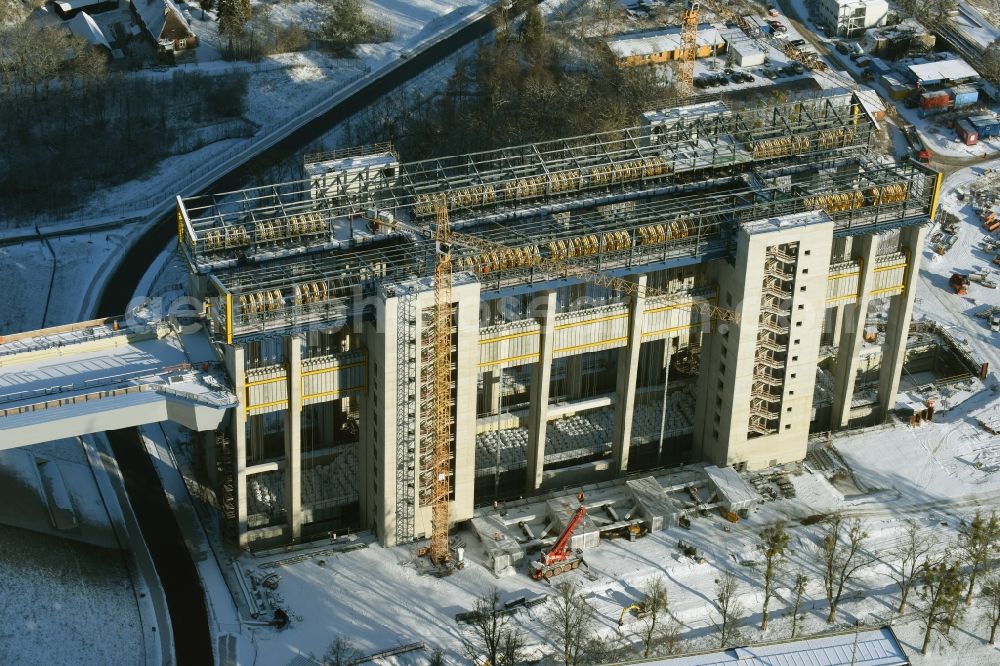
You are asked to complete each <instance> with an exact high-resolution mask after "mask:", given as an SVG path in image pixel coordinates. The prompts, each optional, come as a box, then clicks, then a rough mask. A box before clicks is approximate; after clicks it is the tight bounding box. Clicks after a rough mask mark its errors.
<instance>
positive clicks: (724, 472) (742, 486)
mask: <svg viewBox="0 0 1000 666" xmlns="http://www.w3.org/2000/svg"><path fill="white" fill-rule="evenodd" d="M705 474H707V475H708V479H709V481H711V482H712V483H713V484H714V485H715V488H716V490H718V491H719V495H720V496H721V499H722V503H723V504H724V505H726V506H727V508H729V509H730V510H732V511H737V510H739V509H749V508H750V507H751V506H753V505H754V504H755V503H757V502H759V501H760V495H759V494H757V491H756V490H754V488H753V486H751V485H750V484H749V483H747V481H746V479H744V478H743V477H742V476H740V473H739V472H737V471H736V470H735V469H733V468H732V467H716V466H715V465H709V466H708V467H706V468H705Z"/></svg>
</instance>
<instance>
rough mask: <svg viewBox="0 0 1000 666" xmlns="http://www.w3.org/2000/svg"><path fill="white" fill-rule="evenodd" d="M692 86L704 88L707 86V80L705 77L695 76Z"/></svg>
mask: <svg viewBox="0 0 1000 666" xmlns="http://www.w3.org/2000/svg"><path fill="white" fill-rule="evenodd" d="M694 87H695V88H702V89H705V88H707V87H708V82H707V81H706V80H705V77H703V76H696V77H694Z"/></svg>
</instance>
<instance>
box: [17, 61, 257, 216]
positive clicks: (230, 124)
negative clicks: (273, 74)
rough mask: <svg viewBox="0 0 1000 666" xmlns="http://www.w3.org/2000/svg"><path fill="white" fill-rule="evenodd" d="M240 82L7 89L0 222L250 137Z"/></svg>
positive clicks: (197, 78)
mask: <svg viewBox="0 0 1000 666" xmlns="http://www.w3.org/2000/svg"><path fill="white" fill-rule="evenodd" d="M247 78H248V77H247V75H246V74H230V75H227V76H225V77H212V76H206V75H202V74H194V73H175V74H174V75H173V76H171V77H169V78H166V79H146V78H135V77H125V76H120V75H112V76H107V77H103V78H101V79H99V80H93V81H90V82H87V83H73V82H61V83H59V84H53V85H46V86H33V87H24V86H21V87H14V88H9V89H8V91H7V93H6V94H4V95H2V96H0V145H2V146H3V150H2V152H0V191H2V192H4V196H3V197H0V216H2V217H4V218H8V219H10V218H13V217H17V216H31V215H35V214H38V213H54V212H60V211H67V210H71V209H73V208H74V207H75V206H76V205H77V204H79V203H81V202H83V201H85V200H86V198H87V197H89V196H90V195H91V194H92V193H93V192H94V191H95V190H97V189H98V188H100V187H106V186H110V185H116V184H120V183H124V182H127V181H129V180H133V179H135V178H139V177H141V176H142V175H143V174H145V173H148V172H149V171H150V170H151V169H152V168H154V167H155V166H156V164H157V162H159V161H160V160H162V159H164V158H166V157H168V156H170V155H173V154H178V153H182V152H189V151H191V150H195V149H197V148H199V147H201V145H205V144H207V143H211V142H212V141H218V140H221V139H223V138H233V137H236V136H244V137H245V136H249V135H252V134H253V132H254V131H255V128H254V127H253V126H252V125H250V124H249V123H247V122H246V121H243V120H242V119H241V115H242V113H243V110H244V104H245V99H246V93H247Z"/></svg>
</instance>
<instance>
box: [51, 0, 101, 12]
mask: <svg viewBox="0 0 1000 666" xmlns="http://www.w3.org/2000/svg"><path fill="white" fill-rule="evenodd" d="M102 2H104V0H60V1H59V2H57V3H55V4H56V6H57V7H59V9H60V11H62V12H63V13H69V12H71V11H73V10H74V9H80V8H81V7H93V6H94V5H99V4H101V3H102Z"/></svg>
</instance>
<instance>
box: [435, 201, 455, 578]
mask: <svg viewBox="0 0 1000 666" xmlns="http://www.w3.org/2000/svg"><path fill="white" fill-rule="evenodd" d="M435 214H436V228H435V231H434V240H435V241H436V259H435V264H434V315H433V325H434V331H433V352H432V353H433V354H434V381H433V384H432V386H433V410H434V413H433V415H432V418H433V435H434V436H433V441H432V442H431V446H432V447H433V469H432V471H433V475H434V478H433V481H432V494H431V507H432V512H431V546H430V556H431V561H432V562H434V563H435V564H444V563H446V562H447V561H448V560H449V559H450V551H449V548H448V501H449V499H450V496H451V412H452V399H451V385H452V378H451V365H452V364H451V329H452V301H451V282H452V267H451V238H450V233H449V224H448V207H447V204H446V203H445V202H443V201H439V202H438V204H437V207H436V210H435Z"/></svg>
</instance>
